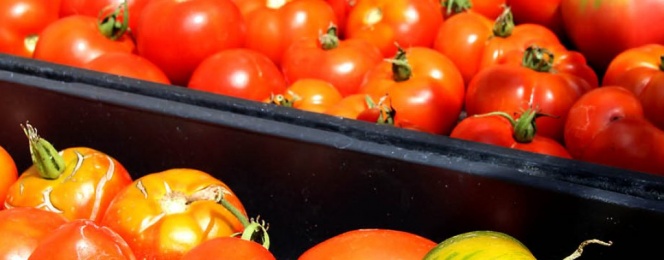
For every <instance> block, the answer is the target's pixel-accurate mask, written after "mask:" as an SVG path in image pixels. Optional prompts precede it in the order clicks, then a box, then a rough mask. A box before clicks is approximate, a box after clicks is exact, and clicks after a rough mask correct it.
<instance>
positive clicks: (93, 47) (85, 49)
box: [34, 15, 135, 67]
mask: <svg viewBox="0 0 664 260" xmlns="http://www.w3.org/2000/svg"><path fill="white" fill-rule="evenodd" d="M99 26H101V25H100V24H99V23H98V22H97V18H95V17H90V16H84V15H72V16H67V17H65V18H61V19H59V20H57V21H55V22H53V23H51V24H49V25H48V26H47V27H46V28H44V30H43V31H42V32H41V34H40V35H39V41H37V45H36V46H35V52H34V58H35V59H39V60H45V61H49V62H54V63H59V64H64V65H69V66H74V67H83V65H84V64H85V63H87V62H89V61H91V60H93V59H95V58H97V57H99V56H100V55H102V54H104V53H107V52H129V53H130V52H133V51H134V47H135V46H134V42H133V41H132V40H131V38H129V37H128V36H127V35H126V34H123V33H120V35H112V36H111V35H105V34H103V33H101V31H100V30H99ZM110 37H119V38H118V39H115V40H114V39H111V38H110Z"/></svg>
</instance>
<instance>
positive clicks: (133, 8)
mask: <svg viewBox="0 0 664 260" xmlns="http://www.w3.org/2000/svg"><path fill="white" fill-rule="evenodd" d="M59 1H60V14H59V15H60V17H65V16H70V15H75V14H81V15H87V16H92V17H97V16H98V15H99V14H104V13H106V12H108V11H109V10H112V9H115V8H117V7H119V6H120V5H122V4H126V5H127V13H128V14H129V29H130V30H131V31H132V33H133V32H135V31H136V23H137V22H138V20H139V19H140V18H139V17H140V16H141V11H143V7H145V5H146V4H147V3H148V2H149V1H152V0H59ZM122 15H123V16H124V15H125V14H124V13H123V14H122Z"/></svg>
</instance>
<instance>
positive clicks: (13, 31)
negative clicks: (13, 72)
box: [0, 0, 58, 58]
mask: <svg viewBox="0 0 664 260" xmlns="http://www.w3.org/2000/svg"><path fill="white" fill-rule="evenodd" d="M57 19H58V5H57V1H53V0H2V1H0V53H8V54H12V55H17V56H22V57H27V58H30V57H32V54H33V52H34V50H35V44H36V42H37V38H38V37H37V36H38V35H39V33H41V31H42V30H43V29H44V28H46V26H48V25H49V24H50V23H52V22H54V21H56V20H57Z"/></svg>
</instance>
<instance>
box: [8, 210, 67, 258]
mask: <svg viewBox="0 0 664 260" xmlns="http://www.w3.org/2000/svg"><path fill="white" fill-rule="evenodd" d="M64 223H67V219H66V218H65V217H63V216H62V215H60V214H58V213H55V212H51V211H46V210H41V209H38V208H32V207H24V208H10V209H5V210H1V211H0V258H1V259H16V260H25V259H28V257H30V254H32V252H33V251H34V250H35V248H36V247H37V245H39V243H40V242H41V241H42V240H43V239H44V238H45V237H47V236H48V235H49V234H50V233H51V232H52V231H53V230H55V229H57V228H58V227H60V226H61V225H62V224H64Z"/></svg>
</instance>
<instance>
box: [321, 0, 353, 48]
mask: <svg viewBox="0 0 664 260" xmlns="http://www.w3.org/2000/svg"><path fill="white" fill-rule="evenodd" d="M325 1H326V2H327V3H328V4H330V7H332V10H333V11H334V13H335V14H336V15H337V28H338V33H339V38H342V39H345V38H346V22H347V21H348V13H350V10H352V9H353V6H355V3H356V0H325Z"/></svg>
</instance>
